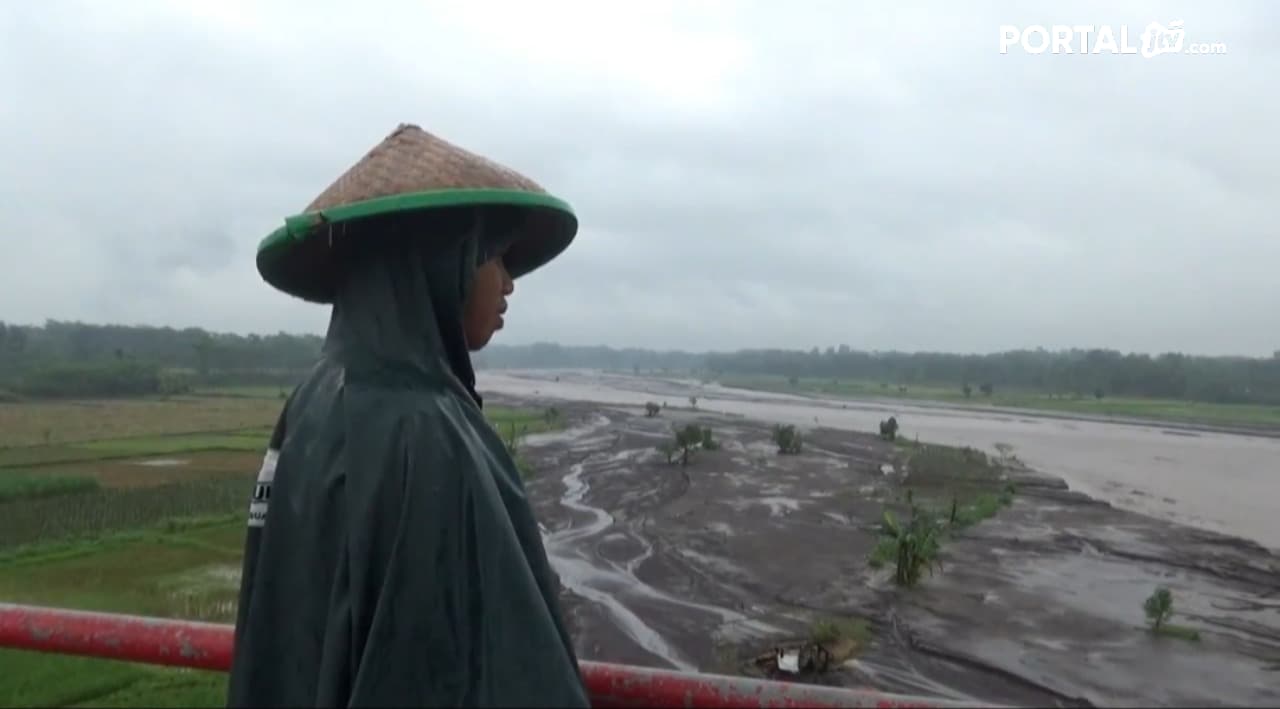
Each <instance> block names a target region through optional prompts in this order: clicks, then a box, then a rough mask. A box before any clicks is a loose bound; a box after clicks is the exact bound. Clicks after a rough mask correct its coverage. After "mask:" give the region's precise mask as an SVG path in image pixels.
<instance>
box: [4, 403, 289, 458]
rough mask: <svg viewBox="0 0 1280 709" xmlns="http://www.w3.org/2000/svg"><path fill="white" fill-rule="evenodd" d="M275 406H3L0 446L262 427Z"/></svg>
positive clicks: (270, 420)
mask: <svg viewBox="0 0 1280 709" xmlns="http://www.w3.org/2000/svg"><path fill="white" fill-rule="evenodd" d="M280 406H281V402H280V401H279V400H273V399H253V398H234V397H196V396H183V397H172V398H168V399H162V398H150V399H128V400H111V401H58V402H48V401H40V402H26V403H17V404H15V403H3V404H0V448H17V447H22V446H47V445H50V444H68V443H82V442H86V441H100V440H105V439H114V438H140V437H146V436H164V435H172V434H180V433H208V432H212V431H240V430H244V429H252V428H257V429H262V428H265V427H269V426H271V425H272V424H274V423H275V420H276V417H277V416H278V415H279V413H280Z"/></svg>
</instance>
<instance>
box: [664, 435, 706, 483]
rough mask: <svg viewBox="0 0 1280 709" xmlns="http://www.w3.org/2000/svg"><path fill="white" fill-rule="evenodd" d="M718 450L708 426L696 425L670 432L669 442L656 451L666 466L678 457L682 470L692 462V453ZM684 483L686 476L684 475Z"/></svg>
mask: <svg viewBox="0 0 1280 709" xmlns="http://www.w3.org/2000/svg"><path fill="white" fill-rule="evenodd" d="M719 449H720V442H719V441H717V440H716V439H715V436H714V434H713V433H712V431H711V428H710V427H709V426H699V425H698V424H696V423H691V424H687V425H685V426H684V427H683V428H680V427H675V428H673V429H672V431H671V440H669V441H664V442H662V443H661V444H659V445H658V450H659V451H660V452H661V453H662V454H663V456H665V457H666V459H667V464H672V463H674V462H675V460H676V456H677V455H679V457H680V468H681V470H684V469H685V468H688V467H689V463H690V462H691V461H692V460H693V454H694V451H697V450H705V451H714V450H719ZM685 479H686V481H687V480H688V474H687V473H686V474H685Z"/></svg>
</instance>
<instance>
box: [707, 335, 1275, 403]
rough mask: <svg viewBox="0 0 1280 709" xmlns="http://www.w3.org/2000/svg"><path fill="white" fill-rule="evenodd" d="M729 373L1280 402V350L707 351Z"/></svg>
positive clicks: (713, 366) (713, 367)
mask: <svg viewBox="0 0 1280 709" xmlns="http://www.w3.org/2000/svg"><path fill="white" fill-rule="evenodd" d="M705 363H706V367H707V368H708V369H709V370H710V371H712V372H715V373H724V374H770V375H778V376H785V377H824V378H850V379H861V380H866V381H877V382H881V383H883V384H888V385H896V386H909V385H912V384H931V385H946V386H954V387H956V388H957V391H960V390H965V391H971V392H976V391H982V392H983V393H986V394H990V393H991V392H992V391H993V390H998V389H1016V390H1020V391H1029V392H1039V393H1047V394H1058V395H1062V396H1095V397H1103V396H1133V397H1149V398H1168V399H1186V400H1192V401H1203V402H1213V403H1255V404H1270V405H1280V352H1276V354H1275V355H1274V356H1272V357H1267V358H1251V357H1203V356H1191V355H1185V354H1179V353H1176V352H1171V353H1166V354H1160V355H1155V356H1152V355H1148V354H1138V353H1127V354H1126V353H1121V352H1117V351H1114V350H1104V349H1090V350H1083V349H1071V350H1061V351H1049V350H1044V349H1036V350H1016V351H1010V352H997V353H993V354H983V355H963V354H948V353H932V352H864V351H858V350H854V349H851V348H849V347H847V346H841V347H829V348H827V349H826V350H824V351H820V350H818V349H817V348H813V349H811V350H809V351H808V352H804V351H786V350H752V351H742V352H734V353H727V354H710V355H707V357H706V360H705Z"/></svg>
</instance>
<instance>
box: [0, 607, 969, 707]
mask: <svg viewBox="0 0 1280 709" xmlns="http://www.w3.org/2000/svg"><path fill="white" fill-rule="evenodd" d="M233 636H234V634H233V628H232V626H230V625H221V624H216V623H198V622H193V621H184V620H170V619H162V618H145V617H140V616H131V615H119V614H114V613H92V612H86V611H73V610H67V609H63V608H44V607H40V606H24V605H15V604H10V603H0V647H8V648H14V649H19V650H32V651H36V652H48V653H57V654H63V655H81V656H86V657H98V658H103V659H107V660H125V661H131V662H143V663H147V664H152V665H168V666H171V667H190V668H194V669H201V670H216V671H222V672H226V671H227V670H228V669H230V667H231V653H232V642H233ZM581 664H582V673H583V677H584V679H585V681H586V685H587V692H588V694H589V695H590V697H591V703H592V705H593V706H596V707H642V706H671V707H674V706H680V707H708V708H709V707H962V706H978V705H974V704H965V703H959V702H951V701H942V700H936V699H929V698H926V697H911V696H903V695H892V694H884V693H881V692H875V691H871V690H857V689H839V688H834V687H818V686H813V685H805V684H793V683H789V682H766V681H760V680H752V679H746V678H742V677H727V676H721V675H710V674H695V673H682V672H671V671H666V670H655V669H649V668H643V667H634V666H629V665H616V664H611V663H605V662H586V661H584V662H582V663H581Z"/></svg>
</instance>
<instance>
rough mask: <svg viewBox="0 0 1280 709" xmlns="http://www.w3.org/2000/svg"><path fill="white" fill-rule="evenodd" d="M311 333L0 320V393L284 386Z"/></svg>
mask: <svg viewBox="0 0 1280 709" xmlns="http://www.w3.org/2000/svg"><path fill="white" fill-rule="evenodd" d="M321 342H322V338H320V337H318V336H315V335H290V334H286V333H279V334H276V335H243V336H242V335H233V334H222V333H213V332H208V331H206V330H202V329H199V328H186V329H183V330H176V329H173V328H160V327H141V326H127V325H90V324H85V323H78V322H60V321H54V320H50V321H48V322H46V323H45V324H44V325H42V326H30V325H15V324H6V323H4V322H0V396H5V395H18V396H25V397H41V398H45V397H47V398H59V397H87V396H93V397H111V396H139V395H148V394H166V393H181V392H183V391H187V390H190V389H192V388H194V387H197V386H223V385H242V386H243V385H272V386H276V385H278V386H290V385H292V384H293V383H295V382H296V381H298V380H299V379H300V378H301V376H302V373H303V372H305V371H306V369H307V368H308V367H310V366H311V365H312V364H313V363H314V362H315V359H316V357H317V356H318V355H319V353H320V344H321Z"/></svg>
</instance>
